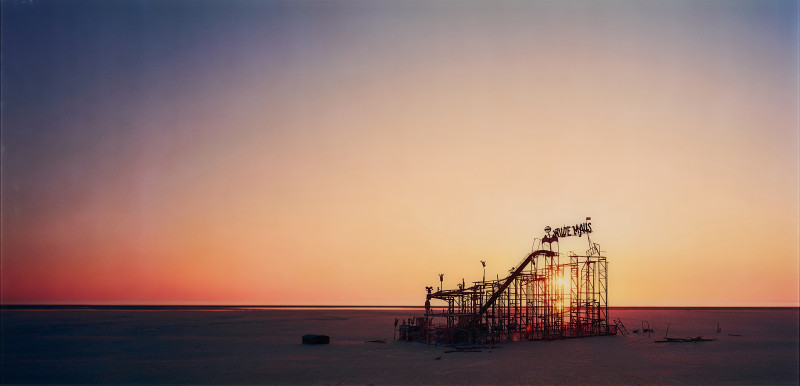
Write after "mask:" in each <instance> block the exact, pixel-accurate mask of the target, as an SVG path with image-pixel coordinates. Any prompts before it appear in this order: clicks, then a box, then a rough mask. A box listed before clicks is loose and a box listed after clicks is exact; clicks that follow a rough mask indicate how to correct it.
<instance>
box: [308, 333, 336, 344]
mask: <svg viewBox="0 0 800 386" xmlns="http://www.w3.org/2000/svg"><path fill="white" fill-rule="evenodd" d="M330 342H331V337H329V336H327V335H315V334H308V335H303V344H328V343H330Z"/></svg>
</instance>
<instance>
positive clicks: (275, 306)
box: [0, 303, 800, 309]
mask: <svg viewBox="0 0 800 386" xmlns="http://www.w3.org/2000/svg"><path fill="white" fill-rule="evenodd" d="M37 307H39V308H49V309H76V308H85V309H92V308H96V309H115V308H120V309H136V308H141V309H147V308H150V309H170V308H183V309H203V308H264V309H279V308H298V309H299V308H320V309H325V308H329V309H344V308H355V309H367V308H384V309H424V308H425V306H419V305H414V306H410V305H345V304H340V305H327V304H321V305H308V304H282V305H281V304H266V305H252V304H229V305H223V304H80V303H75V304H45V303H39V304H33V303H18V304H2V303H0V309H30V308H37ZM443 307H446V306H431V308H443ZM608 308H610V309H628V308H636V309H722V308H798V309H800V305H785V306H774V305H773V306H763V305H762V306H753V305H744V306H730V305H728V306H608Z"/></svg>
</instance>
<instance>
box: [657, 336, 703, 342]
mask: <svg viewBox="0 0 800 386" xmlns="http://www.w3.org/2000/svg"><path fill="white" fill-rule="evenodd" d="M712 340H716V339H714V338H711V339H709V338H703V337H702V336H698V337H696V338H667V337H664V340H656V341H653V343H685V342H711V341H712Z"/></svg>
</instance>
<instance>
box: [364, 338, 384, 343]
mask: <svg viewBox="0 0 800 386" xmlns="http://www.w3.org/2000/svg"><path fill="white" fill-rule="evenodd" d="M367 343H386V339H377V340H368V341H367Z"/></svg>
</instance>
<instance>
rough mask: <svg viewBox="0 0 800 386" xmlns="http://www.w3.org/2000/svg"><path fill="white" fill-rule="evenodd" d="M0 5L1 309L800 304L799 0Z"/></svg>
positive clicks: (127, 0)
mask: <svg viewBox="0 0 800 386" xmlns="http://www.w3.org/2000/svg"><path fill="white" fill-rule="evenodd" d="M0 6H2V14H1V16H0V17H2V23H0V26H1V28H2V33H1V34H0V38H1V40H2V41H1V43H2V45H1V46H0V47H2V48H1V51H0V54H1V55H0V57H1V59H2V84H1V86H0V91H1V92H2V95H1V96H2V97H1V98H0V99H1V100H2V114H1V115H0V119H1V122H0V123H2V131H1V132H0V135H1V139H2V166H1V169H0V170H1V171H2V175H1V182H2V183H1V184H0V188H1V189H2V203H1V205H2V206H1V209H2V212H1V214H2V219H1V225H2V226H1V227H0V236H2V239H1V241H2V242H1V243H0V252H1V254H0V279H1V280H0V289H1V291H0V301H2V303H4V304H220V305H224V304H252V305H257V304H262V305H288V304H323V305H325V304H340V305H342V304H343V305H422V303H423V302H424V300H425V286H429V285H432V286H438V284H439V283H438V281H439V276H438V274H439V273H443V274H444V286H445V287H446V288H451V287H455V284H456V283H458V282H461V280H462V279H464V280H465V281H466V282H468V283H469V282H471V281H475V280H480V279H481V276H482V274H483V271H482V267H481V265H480V261H481V260H484V261H486V276H487V277H498V276H499V277H503V276H506V275H507V274H508V270H509V269H510V268H511V267H513V266H514V265H515V264H517V263H518V262H519V261H520V260H521V259H522V258H523V257H525V256H526V255H527V254H528V253H530V250H531V248H532V243H533V240H534V238H536V237H542V235H543V234H544V231H543V229H544V228H545V227H546V226H551V227H554V228H555V227H559V226H563V225H574V224H576V223H581V222H583V221H584V219H585V218H586V217H587V216H588V217H591V218H592V220H591V222H592V229H593V233H592V234H591V237H592V241H593V242H597V243H599V244H600V245H601V248H602V250H603V251H604V254H605V255H606V256H607V257H608V261H609V268H608V270H609V271H608V272H609V305H611V306H798V305H800V188H799V186H800V177H799V175H800V113H799V112H798V106H799V105H800V97H798V90H800V77H799V76H798V65H799V63H800V60H799V59H798V57H799V55H800V53H799V50H798V42H799V41H800V39H799V38H798V36H799V34H798V2H797V1H796V0H795V1H774V0H758V1H736V0H723V1H714V0H699V1H680V0H679V1H672V0H670V1H667V0H664V1H660V0H649V1H648V0H645V1H641V0H631V1H627V0H617V1H536V0H531V1H491V2H477V1H475V2H473V1H455V2H450V1H447V2H446V1H433V2H423V1H386V2H383V1H291V2H282V1H275V2H273V1H242V0H238V1H169V0H163V1H144V0H140V1H131V0H120V1H113V2H104V1H38V0H33V1H15V0H4V1H2V2H1V3H0ZM563 241H564V243H563V244H564V245H562V246H561V247H560V248H561V250H562V251H567V250H575V251H579V252H582V251H584V250H585V248H586V238H585V237H583V238H571V239H568V240H563ZM570 243H572V244H570Z"/></svg>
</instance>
